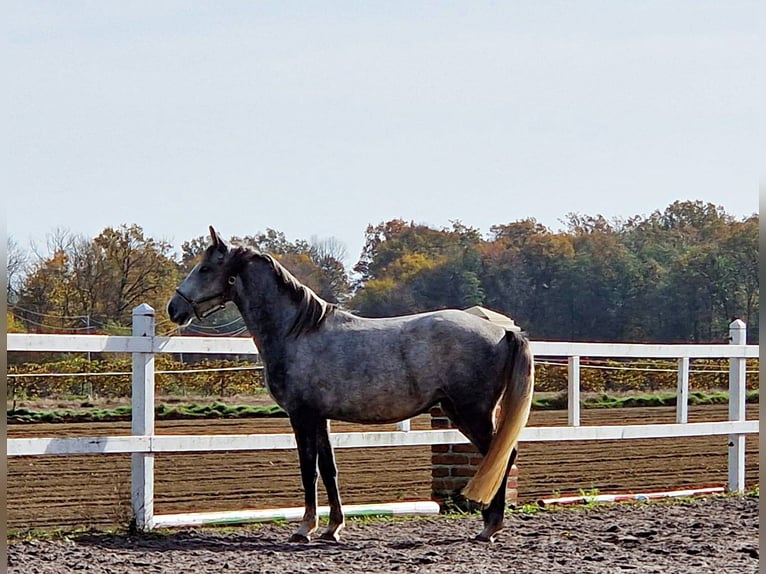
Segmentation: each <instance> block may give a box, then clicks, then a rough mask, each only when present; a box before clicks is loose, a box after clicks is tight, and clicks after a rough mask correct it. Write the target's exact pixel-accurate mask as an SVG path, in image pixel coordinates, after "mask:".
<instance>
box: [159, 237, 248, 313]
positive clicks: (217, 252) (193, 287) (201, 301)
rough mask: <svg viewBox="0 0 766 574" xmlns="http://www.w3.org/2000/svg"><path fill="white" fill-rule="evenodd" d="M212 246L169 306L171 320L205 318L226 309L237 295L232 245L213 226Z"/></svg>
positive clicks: (180, 287) (182, 283) (177, 290)
mask: <svg viewBox="0 0 766 574" xmlns="http://www.w3.org/2000/svg"><path fill="white" fill-rule="evenodd" d="M210 237H211V238H212V240H213V243H212V245H210V247H208V248H207V249H206V250H205V253H204V254H203V255H202V260H201V261H200V262H199V263H197V265H195V266H194V268H193V269H192V270H191V271H190V272H189V275H187V276H186V279H184V280H183V281H182V282H181V284H180V285H179V286H178V289H176V293H175V295H173V298H172V299H171V300H170V302H169V303H168V315H169V316H170V320H171V321H173V322H174V323H177V324H178V325H184V324H186V323H188V322H189V321H191V320H192V318H194V317H196V318H197V319H202V318H204V317H207V316H208V315H210V314H212V313H215V312H216V311H218V310H220V309H223V308H224V305H225V304H226V302H227V301H231V299H232V297H233V295H234V285H235V283H236V281H237V279H236V272H235V271H234V270H233V269H232V266H231V261H230V259H231V258H230V257H229V255H230V253H231V251H230V250H229V246H228V245H226V242H224V240H223V239H222V238H221V236H220V234H219V233H218V232H217V231H216V230H215V229H213V226H212V225H211V226H210Z"/></svg>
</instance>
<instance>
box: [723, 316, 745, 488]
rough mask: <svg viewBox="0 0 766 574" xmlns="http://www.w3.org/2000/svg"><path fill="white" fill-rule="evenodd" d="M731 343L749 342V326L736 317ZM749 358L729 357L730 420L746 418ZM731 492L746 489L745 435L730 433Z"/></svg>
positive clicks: (742, 343)
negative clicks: (747, 366)
mask: <svg viewBox="0 0 766 574" xmlns="http://www.w3.org/2000/svg"><path fill="white" fill-rule="evenodd" d="M729 343H730V344H732V345H745V344H746V343H747V326H746V325H745V322H744V321H742V320H741V319H735V320H734V321H733V322H732V323H731V324H730V325H729ZM746 365H747V359H744V358H739V357H732V358H731V359H729V420H730V421H744V420H745V419H746V411H745V397H746V395H747V385H746V376H747V373H746V370H745V368H746ZM728 487H729V491H730V492H744V490H745V435H744V434H733V435H729V482H728Z"/></svg>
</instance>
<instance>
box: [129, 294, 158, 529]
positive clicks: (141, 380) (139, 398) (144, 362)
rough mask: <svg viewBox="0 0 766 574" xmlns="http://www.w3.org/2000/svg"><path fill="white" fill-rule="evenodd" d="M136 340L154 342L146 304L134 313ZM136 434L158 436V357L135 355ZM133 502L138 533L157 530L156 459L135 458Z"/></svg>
mask: <svg viewBox="0 0 766 574" xmlns="http://www.w3.org/2000/svg"><path fill="white" fill-rule="evenodd" d="M133 336H134V337H149V338H154V309H152V308H151V307H150V306H149V305H147V304H145V303H143V304H141V305H139V306H138V307H136V308H135V309H133ZM132 434H133V435H135V436H147V435H153V434H154V354H153V353H133V414H132ZM130 490H131V501H132V504H133V520H134V521H135V527H136V528H137V529H138V530H151V529H152V528H153V526H154V455H153V454H152V453H133V454H132V455H131V489H130Z"/></svg>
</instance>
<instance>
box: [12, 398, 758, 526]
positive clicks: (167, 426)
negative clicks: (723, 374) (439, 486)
mask: <svg viewBox="0 0 766 574" xmlns="http://www.w3.org/2000/svg"><path fill="white" fill-rule="evenodd" d="M757 407H758V405H750V406H749V407H748V416H749V417H751V418H757V416H758V412H757ZM726 417H727V407H726V406H725V405H723V406H712V407H692V408H691V410H690V417H689V418H690V421H692V422H695V421H701V420H724V419H725V418H726ZM582 418H583V424H610V423H611V424H614V423H633V424H636V423H650V422H673V421H674V420H675V411H674V409H673V408H631V409H606V410H585V411H583V417H582ZM429 424H430V422H429V419H428V417H425V416H424V417H419V418H418V419H416V420H415V421H414V422H413V428H428V426H429ZM557 424H566V412H559V411H553V412H552V411H535V412H533V413H532V417H531V420H530V425H532V426H537V425H540V426H543V425H557ZM379 428H393V426H391V427H382V426H380V427H379V426H365V427H360V426H353V425H344V424H337V423H334V424H333V430H335V431H348V430H373V429H379ZM157 432H158V433H161V434H191V433H197V434H238V433H259V432H289V425H288V423H287V421H286V420H285V419H244V420H207V421H160V422H158V424H157ZM129 433H130V423H83V424H66V425H64V424H35V425H10V426H9V427H8V436H9V437H17V436H97V435H126V434H129ZM337 456H338V466H339V469H340V475H339V476H340V482H341V494H342V496H343V500H344V502H345V503H347V504H364V503H379V502H395V501H400V500H425V499H430V497H431V491H430V484H431V475H430V457H431V452H430V448H429V447H414V448H409V447H408V448H374V449H373V448H369V449H338V450H337ZM758 463H759V457H758V444H757V437H756V436H752V437H748V440H747V484H748V487H749V488H750V487H753V486H755V485H756V484H757V482H758ZM726 464H727V446H726V437H711V438H707V437H701V438H687V439H683V440H678V439H667V440H665V439H652V440H641V441H599V442H587V441H583V442H561V443H523V444H522V445H521V449H520V456H519V459H518V466H519V473H520V476H519V502H520V503H528V502H535V501H536V500H537V499H539V498H542V497H548V496H551V495H552V494H555V493H561V494H562V495H566V494H577V493H578V492H579V491H580V490H592V489H597V490H598V491H599V492H602V493H612V492H648V491H652V490H668V489H675V488H689V487H702V486H711V485H722V484H724V483H725V482H726V474H727V471H726ZM155 467H156V468H155V513H156V514H171V513H179V512H201V511H214V510H240V509H243V508H278V507H287V506H299V505H300V504H301V502H302V499H303V496H302V490H301V486H300V479H299V476H298V461H297V456H296V453H295V452H294V451H261V452H227V453H223V452H221V453H201V454H200V453H194V454H178V455H175V454H168V455H157V456H156V457H155ZM319 490H320V503H321V504H324V503H325V501H324V498H323V497H322V496H321V495H322V489H321V488H320V489H319ZM7 518H8V528H9V530H11V531H22V532H23V531H27V530H33V529H42V528H64V529H72V528H98V529H105V528H120V527H122V528H124V527H125V526H126V525H127V524H128V522H129V519H130V456H129V455H99V456H77V457H74V456H72V457H56V456H42V457H20V458H9V459H8V489H7Z"/></svg>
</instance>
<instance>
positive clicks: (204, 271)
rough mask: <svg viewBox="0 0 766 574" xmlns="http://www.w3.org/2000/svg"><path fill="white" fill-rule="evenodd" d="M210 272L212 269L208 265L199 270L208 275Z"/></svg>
mask: <svg viewBox="0 0 766 574" xmlns="http://www.w3.org/2000/svg"><path fill="white" fill-rule="evenodd" d="M208 271H210V267H208V266H207V265H203V266H202V267H200V268H199V272H200V273H207V272H208Z"/></svg>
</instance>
